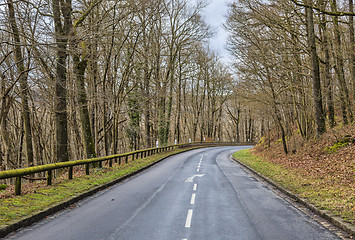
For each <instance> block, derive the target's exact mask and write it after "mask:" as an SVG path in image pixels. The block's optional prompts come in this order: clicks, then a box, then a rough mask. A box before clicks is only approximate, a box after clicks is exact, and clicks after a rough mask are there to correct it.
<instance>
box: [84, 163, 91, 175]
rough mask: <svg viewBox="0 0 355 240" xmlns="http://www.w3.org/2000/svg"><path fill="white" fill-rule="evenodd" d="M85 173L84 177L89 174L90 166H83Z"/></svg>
mask: <svg viewBox="0 0 355 240" xmlns="http://www.w3.org/2000/svg"><path fill="white" fill-rule="evenodd" d="M85 173H86V175H89V174H90V164H89V163H87V164H85Z"/></svg>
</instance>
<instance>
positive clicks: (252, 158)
mask: <svg viewBox="0 0 355 240" xmlns="http://www.w3.org/2000/svg"><path fill="white" fill-rule="evenodd" d="M252 151H253V150H251V149H246V150H242V151H238V152H236V153H234V155H233V156H234V157H235V158H236V159H238V160H239V161H241V162H243V163H245V164H246V165H248V166H250V167H251V168H253V169H254V170H256V171H257V172H259V173H261V174H262V175H264V176H267V177H269V178H271V179H272V180H274V181H276V182H278V183H279V184H281V185H282V186H284V187H286V188H287V189H289V190H291V191H292V192H294V193H296V194H298V195H299V196H300V197H303V198H306V199H307V200H308V201H309V202H310V203H312V204H314V205H315V206H317V207H318V208H320V209H324V210H329V211H330V212H332V213H333V214H335V215H337V216H340V217H342V218H343V219H344V221H346V222H349V223H351V224H355V190H354V182H352V183H351V182H344V181H342V180H340V179H337V177H336V175H335V177H334V176H333V175H332V174H330V173H327V172H326V173H324V172H323V173H322V174H313V173H312V172H309V171H305V170H304V169H303V168H302V167H298V168H297V167H293V168H290V167H288V165H287V164H280V162H273V161H270V160H269V159H266V158H265V157H261V156H258V155H256V154H254V153H252ZM301 166H302V165H301ZM315 167H316V166H315ZM339 174H341V173H339Z"/></svg>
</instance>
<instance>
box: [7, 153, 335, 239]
mask: <svg viewBox="0 0 355 240" xmlns="http://www.w3.org/2000/svg"><path fill="white" fill-rule="evenodd" d="M243 148H246V147H218V148H205V149H198V150H193V151H189V152H185V153H182V154H179V155H176V156H172V157H169V158H168V159H166V160H165V161H163V162H161V163H159V164H157V165H155V166H154V167H152V168H150V169H148V170H146V171H144V172H143V173H141V174H139V175H137V176H136V177H133V178H131V179H129V180H127V181H125V182H123V183H120V184H118V185H116V186H114V187H112V188H110V189H108V190H105V191H102V192H100V193H99V194H96V195H95V196H93V197H90V198H88V199H86V200H84V201H82V202H80V203H78V204H77V205H76V207H74V208H71V209H66V210H64V211H62V212H61V213H58V214H56V215H54V216H51V217H49V218H47V219H46V220H43V221H41V222H39V223H37V224H35V225H33V226H31V227H29V228H26V229H22V230H20V231H18V232H17V233H14V234H11V235H9V236H8V237H7V238H6V239H24V240H32V239H33V240H40V239H45V240H57V239H58V240H59V239H60V240H69V239H73V240H74V239H75V240H81V239H82V240H91V239H95V240H104V239H105V240H106V239H107V240H111V239H112V240H113V239H124V240H129V239H135V240H153V239H154V240H159V239H161V240H170V239H171V240H198V239H201V240H202V239H203V240H208V239H211V240H219V239H220V240H227V239H241V240H244V239H245V240H253V239H270V240H278V239H280V240H286V239H290V240H291V239H292V240H295V239H302V240H305V239H316V240H323V239H339V238H338V237H337V236H335V235H334V234H333V233H331V232H330V231H328V230H327V229H325V228H324V227H323V226H321V225H320V224H318V223H317V222H315V221H314V220H312V219H311V218H310V217H308V216H307V215H305V214H304V213H303V212H301V211H299V210H297V209H296V208H295V207H293V205H291V204H289V203H288V202H287V201H285V200H283V199H282V198H281V197H279V196H278V195H277V194H275V193H274V192H273V191H271V190H270V189H269V188H267V187H266V186H264V184H263V183H261V182H259V181H257V180H256V179H255V178H254V177H252V176H251V175H249V174H248V173H246V172H245V171H244V170H243V169H241V167H240V166H239V165H238V164H237V163H235V162H233V161H232V160H231V159H230V157H229V156H230V154H231V153H233V152H235V151H237V150H240V149H243Z"/></svg>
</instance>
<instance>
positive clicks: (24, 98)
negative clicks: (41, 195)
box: [8, 0, 34, 166]
mask: <svg viewBox="0 0 355 240" xmlns="http://www.w3.org/2000/svg"><path fill="white" fill-rule="evenodd" d="M8 10H9V22H10V25H11V29H12V35H13V38H14V41H15V47H14V48H15V49H14V52H15V61H16V67H17V73H18V75H19V78H20V79H19V82H20V89H21V93H20V96H21V102H22V104H21V106H22V117H23V122H24V130H25V143H26V158H27V164H28V166H33V164H34V162H33V146H32V130H31V119H30V108H29V106H28V95H29V87H28V83H27V76H28V73H27V72H26V73H24V72H25V66H24V58H23V56H22V51H21V40H20V33H19V30H18V27H17V23H16V18H15V9H14V5H13V2H12V0H8Z"/></svg>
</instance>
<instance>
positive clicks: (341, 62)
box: [330, 0, 353, 125]
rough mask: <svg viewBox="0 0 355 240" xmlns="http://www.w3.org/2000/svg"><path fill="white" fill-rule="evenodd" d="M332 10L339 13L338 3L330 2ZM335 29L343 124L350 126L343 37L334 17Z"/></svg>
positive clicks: (336, 18)
mask: <svg viewBox="0 0 355 240" xmlns="http://www.w3.org/2000/svg"><path fill="white" fill-rule="evenodd" d="M330 6H331V10H332V11H333V12H334V11H337V3H336V0H332V1H331V2H330ZM332 18H333V25H334V27H333V29H334V37H335V39H334V45H335V53H334V54H335V58H336V69H335V70H336V72H337V75H338V80H339V85H340V101H341V109H342V114H343V124H344V125H346V124H348V122H349V121H348V114H349V116H350V120H351V121H352V118H353V117H352V112H351V109H350V100H349V90H348V87H347V85H346V81H345V74H344V60H343V56H342V46H341V36H340V30H339V22H338V17H337V16H333V17H332Z"/></svg>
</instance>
